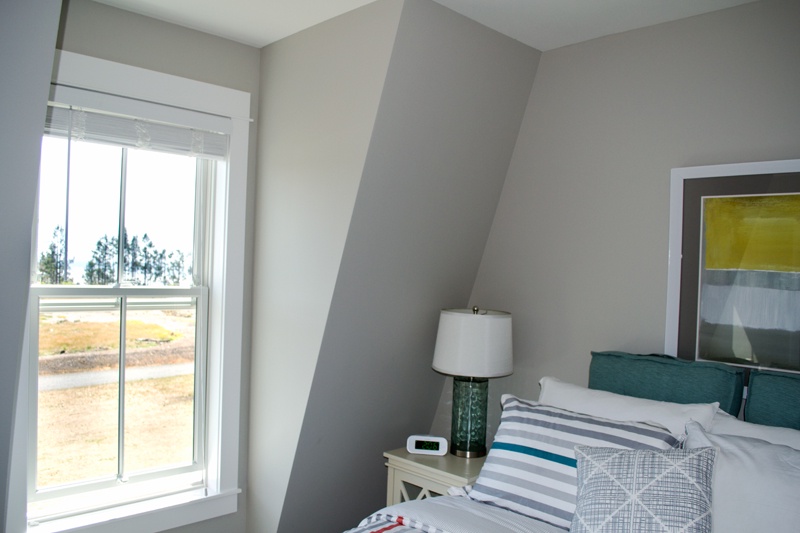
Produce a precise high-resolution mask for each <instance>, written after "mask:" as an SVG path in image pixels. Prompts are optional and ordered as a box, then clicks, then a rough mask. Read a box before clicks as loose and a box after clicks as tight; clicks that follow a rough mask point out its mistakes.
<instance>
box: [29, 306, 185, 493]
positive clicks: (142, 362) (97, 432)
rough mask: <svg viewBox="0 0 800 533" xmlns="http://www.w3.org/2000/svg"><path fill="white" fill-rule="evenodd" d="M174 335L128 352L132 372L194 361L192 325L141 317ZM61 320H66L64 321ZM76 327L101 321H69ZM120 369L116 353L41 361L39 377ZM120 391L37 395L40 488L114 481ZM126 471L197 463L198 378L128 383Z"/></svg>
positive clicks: (161, 315)
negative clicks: (195, 379)
mask: <svg viewBox="0 0 800 533" xmlns="http://www.w3.org/2000/svg"><path fill="white" fill-rule="evenodd" d="M137 318H139V319H144V320H147V321H149V322H151V323H155V324H159V325H161V326H163V327H165V328H168V329H169V330H170V331H172V332H174V333H175V334H176V335H175V337H176V338H175V340H173V341H171V342H163V343H156V344H154V345H152V346H148V347H145V348H134V349H130V350H128V353H127V355H126V364H127V365H128V366H152V365H168V364H176V363H185V362H190V361H193V360H194V317H193V316H191V315H190V316H187V315H185V314H184V315H181V314H180V313H178V314H176V313H174V312H173V313H170V312H166V313H165V312H162V311H147V312H146V315H143V316H141V317H137ZM62 319H63V317H62ZM67 319H70V320H73V321H74V322H75V324H76V327H80V324H89V323H91V322H92V321H96V320H98V319H101V320H102V317H101V315H99V314H98V313H91V314H89V316H80V317H77V316H68V317H67ZM116 368H118V351H117V350H96V351H88V352H79V353H66V354H59V355H52V356H42V357H40V375H58V374H65V373H79V372H93V371H96V370H109V369H116ZM118 401H119V387H118V385H117V384H116V383H109V384H103V385H93V386H78V387H73V388H67V389H61V390H48V391H40V392H39V406H38V407H39V408H38V412H39V420H38V436H37V467H38V473H37V485H38V486H39V487H50V486H57V485H60V484H65V483H73V482H77V481H85V480H89V479H95V478H105V477H114V476H115V475H116V473H117V466H118V431H117V428H118V427H119V426H118V404H119V403H118ZM124 405H125V408H124V412H125V421H124V427H125V431H124V462H125V464H124V467H125V468H124V470H125V472H126V473H127V474H130V473H134V472H141V471H146V470H151V469H154V468H159V467H164V466H169V465H177V464H187V463H190V462H191V460H192V456H193V445H194V443H193V420H194V375H193V374H185V375H178V376H171V377H164V378H154V379H143V380H139V381H128V382H126V384H125V401H124Z"/></svg>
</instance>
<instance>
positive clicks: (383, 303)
mask: <svg viewBox="0 0 800 533" xmlns="http://www.w3.org/2000/svg"><path fill="white" fill-rule="evenodd" d="M538 58H539V52H538V51H536V50H533V49H531V48H529V47H526V46H523V45H521V44H520V43H518V42H516V41H513V40H511V39H508V38H507V37H503V36H501V35H500V34H498V33H496V32H493V31H491V30H488V29H486V28H484V27H482V26H479V25H477V24H475V23H474V22H472V21H470V20H468V19H466V18H464V17H462V16H460V15H457V14H455V13H454V12H452V11H450V10H447V9H445V8H442V7H441V6H439V5H438V4H435V3H433V2H429V1H427V0H407V1H405V2H404V3H403V6H402V12H401V14H400V19H399V25H398V27H397V34H396V38H395V41H394V44H393V49H392V54H391V60H390V62H389V64H388V70H387V72H386V78H385V82H384V85H383V88H382V91H381V93H380V103H379V106H378V109H377V115H376V118H375V123H374V127H373V128H372V132H371V139H370V144H369V150H368V151H367V153H366V157H365V160H364V166H363V172H362V173H361V175H360V182H359V184H358V194H357V196H356V198H355V204H354V206H353V209H352V218H351V220H350V226H349V231H348V233H347V239H346V242H345V244H344V249H343V253H342V259H341V264H340V265H339V268H338V277H337V279H336V284H335V288H334V290H333V295H332V299H331V302H330V311H329V313H328V315H327V322H326V324H325V329H324V334H323V336H322V341H321V345H320V347H319V355H318V358H317V362H316V369H315V372H314V379H313V382H312V384H311V389H310V392H309V395H308V403H307V407H306V411H305V416H304V418H303V425H302V430H301V432H300V437H299V441H298V445H297V452H296V454H295V455H294V461H293V466H292V471H291V478H290V480H289V485H288V488H287V492H286V499H285V503H284V505H283V510H282V514H281V518H280V527H279V529H278V531H280V532H287V533H288V532H296V531H312V530H314V529H315V527H316V525H317V524H320V523H324V524H325V528H326V529H329V530H331V531H333V530H339V529H345V528H346V527H349V526H352V525H353V524H354V523H355V522H357V521H358V519H359V517H361V516H362V515H364V514H366V513H367V512H369V511H370V510H372V509H375V508H377V507H379V506H380V505H381V504H383V503H384V502H385V493H386V471H385V468H384V466H383V458H382V452H383V451H385V450H387V449H391V448H395V447H398V446H402V445H403V444H404V442H405V438H406V437H407V436H408V435H409V434H411V433H415V432H416V433H419V432H426V431H427V430H428V428H429V427H430V424H431V420H432V418H433V415H434V413H435V411H436V405H437V403H438V400H439V396H440V392H441V389H442V384H443V382H444V378H443V377H442V376H440V375H437V374H436V373H435V372H434V371H433V370H432V369H431V359H432V354H433V345H434V343H435V333H436V327H437V322H438V311H439V309H440V308H442V307H448V306H465V305H467V304H468V300H469V295H470V293H471V291H472V286H473V283H474V280H475V276H476V274H477V270H478V266H479V264H480V260H481V257H482V255H483V249H484V245H485V242H486V239H487V237H488V234H489V230H490V227H491V223H492V219H493V217H494V212H495V208H496V205H497V201H498V199H499V196H500V192H501V190H502V187H503V182H504V179H505V175H506V172H507V169H508V164H509V161H510V159H511V154H512V152H513V149H514V144H515V140H516V137H517V133H518V130H519V125H520V121H521V119H522V116H523V114H524V109H525V105H526V102H527V98H528V95H529V93H530V88H531V84H532V82H533V78H534V75H535V72H536V66H537V62H538ZM343 74H344V73H343ZM265 76H269V74H268V73H265ZM334 105H335V103H334ZM263 177H266V178H267V179H269V176H263ZM256 388H257V385H256V384H255V383H254V390H255V389H256ZM267 422H268V421H266V420H264V421H263V423H267ZM259 423H261V422H260V421H255V420H253V419H251V428H252V430H253V431H256V429H255V427H256V425H257V424H259ZM251 457H252V453H251ZM251 475H252V469H251ZM309 502H313V512H309V508H308V504H309ZM251 510H252V506H251ZM251 526H253V523H252V522H251ZM251 529H252V528H251Z"/></svg>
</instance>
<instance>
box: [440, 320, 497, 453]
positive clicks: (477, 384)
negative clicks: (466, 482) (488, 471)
mask: <svg viewBox="0 0 800 533" xmlns="http://www.w3.org/2000/svg"><path fill="white" fill-rule="evenodd" d="M433 369H434V370H436V371H437V372H440V373H442V374H448V375H450V376H453V420H452V426H451V429H450V452H451V453H453V454H455V455H457V456H459V457H467V458H469V457H483V456H484V455H486V406H487V403H488V399H489V378H497V377H501V376H507V375H509V374H511V373H512V372H513V355H512V347H511V313H507V312H505V311H487V310H483V309H478V308H477V307H473V308H472V309H442V312H441V314H440V316H439V332H438V333H437V335H436V348H435V349H434V352H433Z"/></svg>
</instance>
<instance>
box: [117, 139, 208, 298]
mask: <svg viewBox="0 0 800 533" xmlns="http://www.w3.org/2000/svg"><path fill="white" fill-rule="evenodd" d="M127 168H128V174H127V185H126V202H125V204H126V206H125V227H126V230H127V242H126V245H127V249H126V254H125V262H126V265H125V279H126V281H129V282H131V283H134V284H136V285H153V284H156V285H186V284H188V283H189V280H190V279H191V278H190V275H189V272H190V270H189V267H190V266H191V264H192V247H193V243H194V221H195V212H194V206H195V181H196V174H197V170H196V168H197V163H196V159H195V158H193V157H187V156H182V155H174V154H164V153H158V152H148V151H145V150H129V151H128V167H127Z"/></svg>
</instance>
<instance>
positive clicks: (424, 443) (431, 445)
mask: <svg viewBox="0 0 800 533" xmlns="http://www.w3.org/2000/svg"><path fill="white" fill-rule="evenodd" d="M406 450H408V453H419V454H422V455H445V454H446V453H447V439H445V438H443V437H434V436H433V435H411V436H410V437H408V440H407V441H406Z"/></svg>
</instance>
